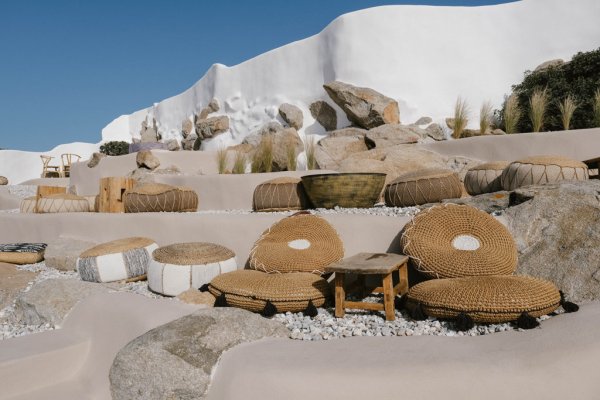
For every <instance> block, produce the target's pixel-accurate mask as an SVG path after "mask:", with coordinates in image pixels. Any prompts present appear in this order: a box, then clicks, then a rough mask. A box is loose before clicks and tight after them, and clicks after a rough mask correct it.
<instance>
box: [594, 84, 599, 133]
mask: <svg viewBox="0 0 600 400" xmlns="http://www.w3.org/2000/svg"><path fill="white" fill-rule="evenodd" d="M592 110H593V111H592V114H593V121H594V122H593V126H594V127H598V128H600V88H598V89H597V90H596V92H595V93H594V102H593V104H592Z"/></svg>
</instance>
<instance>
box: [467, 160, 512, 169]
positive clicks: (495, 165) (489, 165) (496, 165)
mask: <svg viewBox="0 0 600 400" xmlns="http://www.w3.org/2000/svg"><path fill="white" fill-rule="evenodd" d="M509 165H510V161H492V162H486V163H483V164H478V165H476V166H474V167H472V168H469V171H481V170H500V171H502V170H503V169H504V168H506V167H508V166H509Z"/></svg>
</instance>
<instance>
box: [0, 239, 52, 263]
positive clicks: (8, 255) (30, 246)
mask: <svg viewBox="0 0 600 400" xmlns="http://www.w3.org/2000/svg"><path fill="white" fill-rule="evenodd" d="M45 250H46V244H45V243H10V244H1V245H0V262H4V263H9V264H35V263H39V262H40V261H42V260H43V259H44V252H45Z"/></svg>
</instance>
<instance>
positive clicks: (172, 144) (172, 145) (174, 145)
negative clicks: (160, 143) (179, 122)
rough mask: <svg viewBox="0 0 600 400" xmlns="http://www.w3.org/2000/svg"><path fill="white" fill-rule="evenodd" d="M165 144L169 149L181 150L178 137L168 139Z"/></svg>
mask: <svg viewBox="0 0 600 400" xmlns="http://www.w3.org/2000/svg"><path fill="white" fill-rule="evenodd" d="M165 144H166V145H167V150H169V151H179V150H181V147H180V146H179V142H178V141H177V139H171V140H167V141H166V142H165Z"/></svg>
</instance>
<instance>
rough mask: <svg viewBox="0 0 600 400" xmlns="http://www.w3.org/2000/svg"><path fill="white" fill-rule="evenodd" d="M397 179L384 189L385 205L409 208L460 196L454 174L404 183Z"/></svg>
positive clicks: (457, 180) (460, 192)
mask: <svg viewBox="0 0 600 400" xmlns="http://www.w3.org/2000/svg"><path fill="white" fill-rule="evenodd" d="M400 178H402V177H400ZM400 178H398V179H400ZM398 179H396V180H394V181H393V182H392V183H390V184H388V185H387V186H386V187H385V190H384V197H385V203H386V204H387V205H391V206H395V207H409V206H415V205H421V204H426V203H434V202H438V201H441V200H443V199H452V198H459V197H460V196H461V195H462V184H461V182H460V179H459V178H458V174H456V173H455V172H452V173H450V174H444V175H442V176H437V177H431V178H415V179H408V180H405V181H400V180H398ZM413 184H414V187H413ZM426 190H427V192H426Z"/></svg>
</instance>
